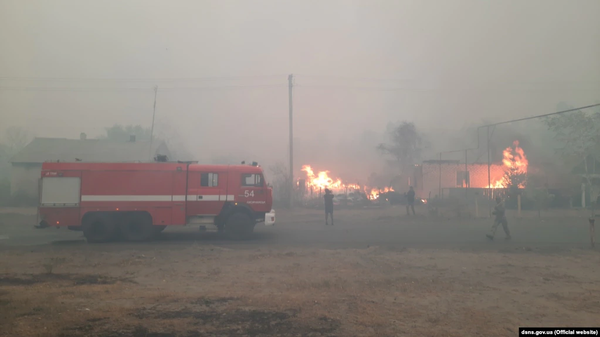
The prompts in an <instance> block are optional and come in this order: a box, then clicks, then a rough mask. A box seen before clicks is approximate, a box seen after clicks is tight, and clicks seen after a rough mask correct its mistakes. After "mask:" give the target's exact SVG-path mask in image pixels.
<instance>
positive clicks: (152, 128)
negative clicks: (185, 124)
mask: <svg viewBox="0 0 600 337" xmlns="http://www.w3.org/2000/svg"><path fill="white" fill-rule="evenodd" d="M157 93H158V85H156V86H154V109H153V110H152V127H151V128H150V149H149V150H148V156H149V157H150V161H152V141H153V140H154V118H155V117H156V94H157Z"/></svg>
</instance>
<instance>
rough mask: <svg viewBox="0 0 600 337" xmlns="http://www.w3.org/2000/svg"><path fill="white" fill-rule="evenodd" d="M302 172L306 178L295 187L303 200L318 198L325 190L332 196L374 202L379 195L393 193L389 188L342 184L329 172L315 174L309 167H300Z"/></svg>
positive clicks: (300, 180)
mask: <svg viewBox="0 0 600 337" xmlns="http://www.w3.org/2000/svg"><path fill="white" fill-rule="evenodd" d="M302 172H304V173H305V174H306V177H305V178H301V179H298V180H297V182H296V185H297V186H298V189H299V191H300V194H301V195H302V197H303V198H306V197H309V198H310V197H311V196H312V197H320V196H321V195H322V194H323V193H324V192H325V189H330V190H331V191H332V192H333V193H334V194H346V195H348V194H358V195H363V196H364V197H365V198H366V199H369V200H376V199H378V198H379V195H380V194H382V193H387V192H390V191H394V189H393V188H392V187H390V186H387V187H383V188H374V187H368V186H364V185H362V186H361V185H360V183H350V182H343V181H342V179H340V178H334V177H331V176H330V175H329V171H319V172H318V173H316V174H315V172H314V171H313V169H312V167H311V166H310V165H304V166H302Z"/></svg>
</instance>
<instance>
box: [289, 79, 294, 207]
mask: <svg viewBox="0 0 600 337" xmlns="http://www.w3.org/2000/svg"><path fill="white" fill-rule="evenodd" d="M288 87H289V93H288V96H289V100H290V106H289V109H290V196H289V197H290V208H291V207H292V206H293V205H294V202H293V200H292V199H293V198H294V113H293V109H294V105H293V104H292V88H293V87H294V75H292V74H290V75H289V76H288Z"/></svg>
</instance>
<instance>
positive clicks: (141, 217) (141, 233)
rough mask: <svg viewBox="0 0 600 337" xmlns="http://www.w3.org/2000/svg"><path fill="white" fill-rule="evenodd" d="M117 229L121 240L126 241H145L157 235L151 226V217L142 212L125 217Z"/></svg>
mask: <svg viewBox="0 0 600 337" xmlns="http://www.w3.org/2000/svg"><path fill="white" fill-rule="evenodd" d="M119 229H120V230H121V235H123V238H125V240H128V241H147V240H150V239H152V238H153V237H154V236H155V235H156V234H157V233H158V231H157V229H156V228H155V226H154V225H152V216H150V214H148V213H144V212H140V213H131V214H128V215H126V216H125V217H124V218H123V221H122V222H121V224H120V226H119Z"/></svg>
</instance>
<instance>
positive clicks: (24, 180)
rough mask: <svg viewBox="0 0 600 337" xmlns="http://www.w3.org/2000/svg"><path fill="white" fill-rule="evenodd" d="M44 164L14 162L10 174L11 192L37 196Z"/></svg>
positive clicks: (32, 196) (12, 193)
mask: <svg viewBox="0 0 600 337" xmlns="http://www.w3.org/2000/svg"><path fill="white" fill-rule="evenodd" d="M41 173H42V164H21V163H13V165H12V170H11V174H10V194H11V195H12V196H14V195H17V194H19V195H22V196H27V197H31V198H37V197H38V196H39V195H38V184H39V179H40V175H41Z"/></svg>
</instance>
